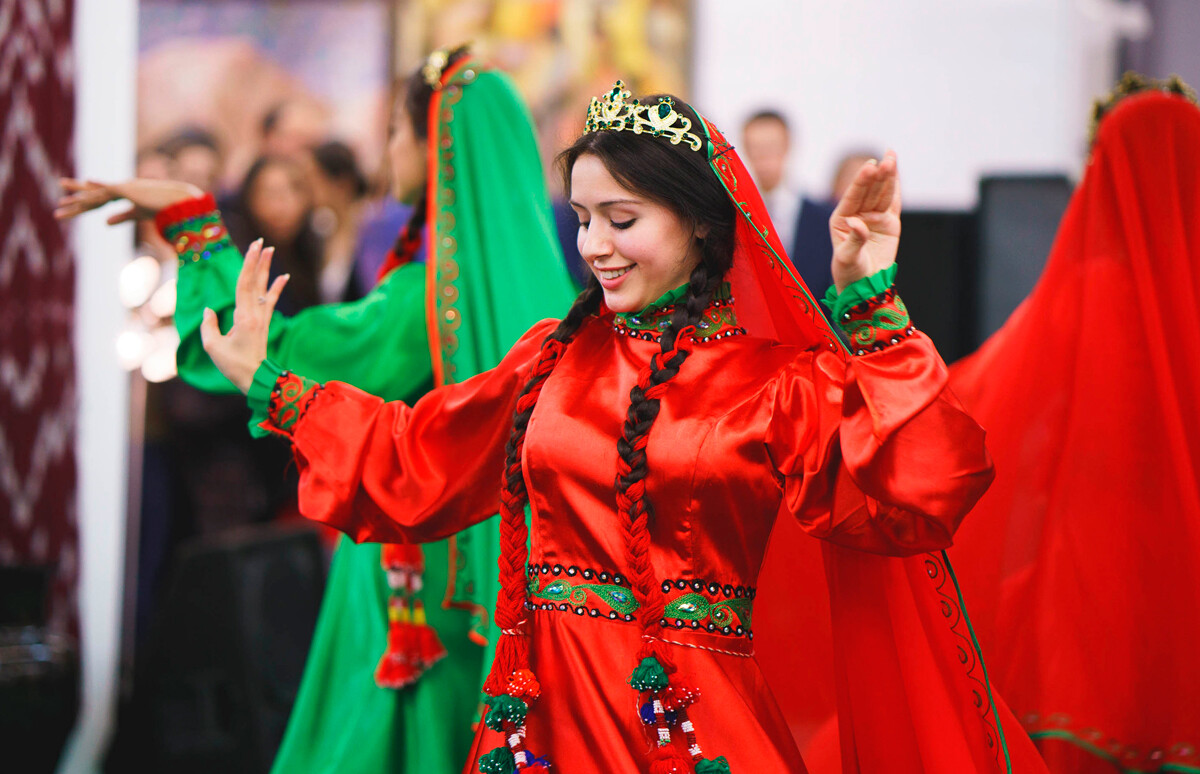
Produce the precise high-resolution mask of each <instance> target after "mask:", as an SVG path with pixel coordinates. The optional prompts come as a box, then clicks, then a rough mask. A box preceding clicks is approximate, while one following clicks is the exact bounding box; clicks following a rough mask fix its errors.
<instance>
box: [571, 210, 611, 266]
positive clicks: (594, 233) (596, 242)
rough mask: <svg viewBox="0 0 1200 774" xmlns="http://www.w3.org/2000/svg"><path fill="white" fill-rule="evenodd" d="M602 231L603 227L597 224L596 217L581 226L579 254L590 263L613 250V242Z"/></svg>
mask: <svg viewBox="0 0 1200 774" xmlns="http://www.w3.org/2000/svg"><path fill="white" fill-rule="evenodd" d="M602 231H603V228H602V227H601V226H597V225H596V219H595V218H593V219H592V222H591V223H589V224H588V225H587V226H580V227H579V238H578V243H577V244H578V246H579V255H580V256H582V257H583V260H585V261H587V262H588V263H594V262H595V261H596V259H597V258H603V257H604V256H606V255H608V254H609V253H611V252H612V242H611V241H610V240H609V239H608V237H607V235H605V234H603V233H602Z"/></svg>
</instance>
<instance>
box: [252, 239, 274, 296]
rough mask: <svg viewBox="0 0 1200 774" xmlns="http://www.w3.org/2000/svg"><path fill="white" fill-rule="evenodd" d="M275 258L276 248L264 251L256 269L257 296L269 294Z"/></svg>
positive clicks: (255, 287)
mask: <svg viewBox="0 0 1200 774" xmlns="http://www.w3.org/2000/svg"><path fill="white" fill-rule="evenodd" d="M274 257H275V248H274V247H268V248H266V249H264V250H263V251H262V257H261V258H259V260H258V266H257V267H256V268H255V276H254V290H255V293H256V297H257V296H265V295H266V294H267V283H268V282H269V281H270V279H271V259H272V258H274Z"/></svg>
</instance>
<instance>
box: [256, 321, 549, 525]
mask: <svg viewBox="0 0 1200 774" xmlns="http://www.w3.org/2000/svg"><path fill="white" fill-rule="evenodd" d="M556 324H557V323H556V321H554V320H546V321H543V322H541V323H538V324H537V325H535V326H534V327H533V328H531V329H530V330H529V331H528V332H527V333H526V334H525V335H524V336H522V337H521V339H520V340H519V341H518V342H517V343H516V344H514V345H513V347H512V349H511V350H509V352H508V354H507V355H505V357H504V359H503V360H502V361H501V362H500V364H499V365H497V366H496V367H495V368H493V369H491V370H489V371H485V372H483V373H481V374H478V375H476V376H474V377H472V378H470V379H468V380H466V381H464V382H461V383H459V384H452V385H447V386H445V387H439V388H438V389H435V390H433V391H432V392H430V393H428V394H426V395H425V396H424V397H422V398H421V399H420V400H419V401H417V402H416V403H415V404H414V405H412V406H409V405H407V404H405V403H403V402H400V401H393V402H385V401H383V400H382V399H381V398H378V397H375V396H373V395H369V394H367V393H365V392H363V391H361V390H359V389H357V388H355V387H352V386H350V385H348V384H344V383H342V382H327V383H325V384H318V383H316V382H313V381H311V380H308V379H305V378H304V377H302V376H299V375H297V374H293V373H290V372H286V371H284V372H278V371H276V372H275V374H276V375H275V377H274V379H273V381H272V380H270V379H269V378H268V379H267V380H268V381H270V382H271V383H270V396H269V399H268V401H269V411H268V416H269V419H268V421H267V423H266V426H267V429H269V430H271V431H273V432H275V433H277V434H279V435H282V436H285V437H286V438H288V439H289V440H290V441H291V443H292V449H293V452H294V455H295V459H296V465H297V468H298V470H299V473H300V487H299V504H300V512H301V513H302V514H303V515H304V516H306V517H308V518H310V519H313V520H315V521H320V522H323V523H326V524H328V525H330V526H332V527H335V528H337V529H339V530H341V531H343V532H345V533H346V534H347V535H349V536H350V537H351V538H353V539H354V540H356V541H358V542H364V541H373V542H385V543H423V542H429V541H432V540H439V539H441V538H444V537H448V536H449V535H452V534H454V533H456V532H459V531H461V530H463V529H465V528H466V527H469V526H471V525H472V524H476V523H478V522H480V521H482V520H484V519H486V518H487V517H489V516H491V515H493V514H494V513H496V511H497V509H498V507H499V500H500V482H501V475H502V473H503V468H504V455H505V449H504V447H505V444H506V443H507V441H508V436H509V433H510V431H511V430H512V421H513V411H514V409H515V407H516V402H517V397H518V395H519V393H520V391H521V388H522V387H523V386H524V384H525V380H526V379H527V378H528V376H529V373H530V369H531V366H532V363H533V361H534V359H535V358H536V357H537V356H538V353H539V350H540V347H541V343H542V341H543V339H545V337H546V336H547V335H548V334H549V333H550V332H551V331H553V330H554V327H555V325H556ZM269 371H270V366H269V364H268V365H267V366H265V367H264V368H260V369H259V373H258V374H256V376H255V379H256V382H258V383H260V385H261V382H263V381H264V376H263V375H264V373H269ZM258 390H259V387H258V386H256V388H255V389H254V390H253V391H254V392H257V391H258Z"/></svg>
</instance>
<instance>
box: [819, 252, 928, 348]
mask: <svg viewBox="0 0 1200 774" xmlns="http://www.w3.org/2000/svg"><path fill="white" fill-rule="evenodd" d="M895 279H896V264H892V265H891V266H889V267H887V268H886V269H883V270H882V271H877V272H875V273H874V274H872V275H870V276H869V277H863V278H862V279H860V280H858V281H856V282H854V283H852V284H850V285H848V286H847V287H846V289H845V290H843V291H842V292H841V293H840V294H839V293H838V292H837V291H836V290H835V289H834V288H833V287H830V288H829V291H828V292H826V294H825V305H826V306H828V307H829V308H830V310H832V312H833V319H834V322H836V323H837V324H838V327H840V328H841V329H842V331H843V332H844V333H845V334H846V336H847V337H848V338H849V339H850V350H851V351H852V352H853V353H854V354H855V355H866V354H868V353H870V352H878V351H879V350H881V349H886V348H887V347H890V346H892V345H893V344H899V343H900V342H901V341H902V340H904V339H906V338H908V337H909V336H911V335H912V334H913V333H914V331H915V330H916V329H915V328H914V327H913V325H912V321H911V320H910V319H909V316H908V308H907V307H905V306H904V301H902V300H901V299H900V297H899V296H898V295H896V288H895V286H894V284H893V283H894V282H895Z"/></svg>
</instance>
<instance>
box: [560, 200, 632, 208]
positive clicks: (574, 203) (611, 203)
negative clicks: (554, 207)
mask: <svg viewBox="0 0 1200 774" xmlns="http://www.w3.org/2000/svg"><path fill="white" fill-rule="evenodd" d="M568 204H570V205H571V206H572V207H579V208H580V209H585V210H586V209H587V207H584V206H583V205H582V204H580V203H579V202H577V201H575V200H574V199H572V200H571V201H569V202H568ZM617 204H641V202H640V201H638V200H637V199H612V200H611V201H607V202H600V203H599V204H597V205H596V206H597V207H612V206H614V205H617Z"/></svg>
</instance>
